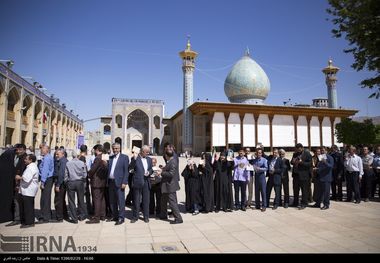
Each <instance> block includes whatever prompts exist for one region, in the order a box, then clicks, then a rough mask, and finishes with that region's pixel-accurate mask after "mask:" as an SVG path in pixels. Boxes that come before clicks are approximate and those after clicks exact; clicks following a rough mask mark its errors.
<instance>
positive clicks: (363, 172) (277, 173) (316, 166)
mask: <svg viewBox="0 0 380 263" xmlns="http://www.w3.org/2000/svg"><path fill="white" fill-rule="evenodd" d="M295 148H296V150H295V152H294V153H293V156H292V158H291V159H290V160H289V159H287V158H286V157H285V155H286V152H285V150H284V149H276V148H275V149H273V152H272V154H271V155H270V156H267V155H265V153H264V151H263V148H262V147H260V146H258V147H256V149H255V153H254V154H252V153H251V149H250V148H245V149H240V150H239V152H238V156H237V157H235V158H231V155H230V153H229V151H225V152H222V153H221V154H219V155H218V154H214V156H211V155H210V154H209V153H203V154H202V156H201V158H202V159H201V161H200V163H199V165H196V164H195V162H194V161H192V160H191V159H189V160H188V163H187V166H186V168H185V170H184V171H183V172H182V176H183V177H184V178H185V191H186V210H187V211H188V212H192V213H193V215H197V214H199V212H200V211H202V212H205V213H208V212H212V211H215V212H219V211H220V210H223V211H225V212H231V211H233V210H239V209H240V210H242V211H246V209H247V208H252V209H259V210H261V211H262V212H265V211H266V209H267V208H268V207H270V200H271V198H270V197H271V192H272V190H273V189H274V200H273V206H272V209H274V210H275V209H277V208H278V207H279V206H283V207H284V208H288V207H289V206H290V205H291V206H293V207H298V209H300V210H302V209H305V208H306V207H307V206H309V204H311V203H314V204H313V205H311V206H312V207H316V208H320V209H321V210H326V209H329V207H330V200H335V201H343V185H344V184H343V182H345V186H346V199H345V201H346V202H351V201H353V200H354V201H355V203H356V204H359V203H360V202H361V201H362V200H364V201H365V202H369V201H370V200H371V199H373V198H374V196H375V192H376V191H379V190H378V186H379V184H380V146H378V147H377V148H376V153H374V152H372V151H371V150H370V148H369V147H367V146H364V147H360V149H358V154H359V155H358V154H357V149H356V148H355V147H354V146H347V147H346V148H345V149H343V151H340V150H339V148H338V147H337V146H336V145H333V146H332V147H331V148H329V149H327V148H326V147H320V148H316V149H315V150H314V153H313V155H312V154H311V153H310V152H309V150H307V149H305V148H304V147H303V145H302V144H297V145H296V147H295ZM359 152H360V153H359ZM290 171H291V172H292V173H291V174H292V180H293V181H292V184H293V202H292V204H290V191H289V172H290ZM312 184H313V185H314V187H313V188H312ZM253 189H255V200H254V201H253ZM247 191H248V198H247ZM300 191H301V200H300V198H299V196H300ZM282 192H283V193H284V194H283V195H282ZM233 193H234V194H233ZM330 194H331V195H330ZM233 195H234V198H233ZM321 205H322V207H321Z"/></svg>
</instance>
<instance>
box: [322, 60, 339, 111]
mask: <svg viewBox="0 0 380 263" xmlns="http://www.w3.org/2000/svg"><path fill="white" fill-rule="evenodd" d="M338 71H339V68H338V67H335V66H333V64H332V60H331V58H330V59H329V61H328V66H327V67H325V68H324V69H323V70H322V72H323V73H324V74H325V75H326V85H327V94H328V99H329V108H333V109H336V108H338V101H337V97H336V85H335V84H336V81H337V78H336V73H338Z"/></svg>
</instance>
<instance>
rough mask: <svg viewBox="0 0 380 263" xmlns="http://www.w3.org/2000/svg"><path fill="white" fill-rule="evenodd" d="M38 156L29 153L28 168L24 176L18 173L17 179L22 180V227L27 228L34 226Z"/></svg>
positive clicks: (27, 157) (27, 158) (26, 161)
mask: <svg viewBox="0 0 380 263" xmlns="http://www.w3.org/2000/svg"><path fill="white" fill-rule="evenodd" d="M36 161H37V158H36V156H35V155H34V154H28V155H27V156H26V158H25V165H26V169H25V171H24V172H23V174H22V176H19V175H16V180H21V181H20V193H21V197H22V205H21V214H22V216H21V218H22V220H21V223H22V225H21V227H20V228H27V227H33V226H34V217H35V215H34V197H35V196H36V194H37V191H38V174H39V170H38V167H37V163H36Z"/></svg>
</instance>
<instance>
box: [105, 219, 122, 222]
mask: <svg viewBox="0 0 380 263" xmlns="http://www.w3.org/2000/svg"><path fill="white" fill-rule="evenodd" d="M118 220H119V219H118V218H108V219H107V220H106V222H117V221H118Z"/></svg>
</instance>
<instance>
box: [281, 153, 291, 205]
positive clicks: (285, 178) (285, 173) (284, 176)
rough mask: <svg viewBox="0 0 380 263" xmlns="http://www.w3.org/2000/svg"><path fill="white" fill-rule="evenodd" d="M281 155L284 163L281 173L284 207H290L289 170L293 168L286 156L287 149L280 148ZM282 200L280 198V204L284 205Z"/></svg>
mask: <svg viewBox="0 0 380 263" xmlns="http://www.w3.org/2000/svg"><path fill="white" fill-rule="evenodd" d="M278 152H279V155H280V157H281V159H282V162H283V163H284V170H283V172H282V175H281V184H282V188H283V189H284V204H283V205H284V208H288V207H289V171H290V170H291V167H290V162H289V160H288V159H286V158H285V150H284V149H280V150H279V151H278ZM281 202H282V200H281V199H280V205H282V203H281Z"/></svg>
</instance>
